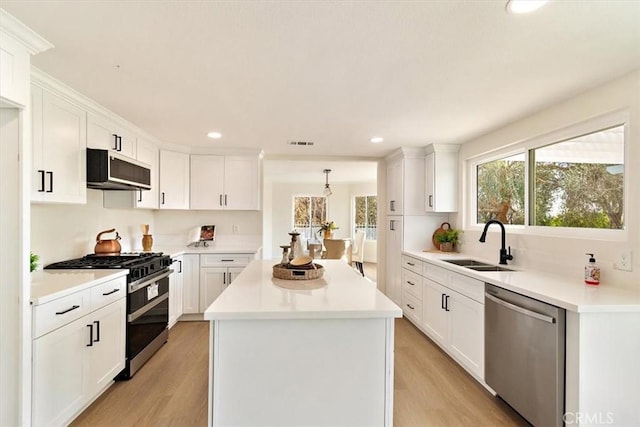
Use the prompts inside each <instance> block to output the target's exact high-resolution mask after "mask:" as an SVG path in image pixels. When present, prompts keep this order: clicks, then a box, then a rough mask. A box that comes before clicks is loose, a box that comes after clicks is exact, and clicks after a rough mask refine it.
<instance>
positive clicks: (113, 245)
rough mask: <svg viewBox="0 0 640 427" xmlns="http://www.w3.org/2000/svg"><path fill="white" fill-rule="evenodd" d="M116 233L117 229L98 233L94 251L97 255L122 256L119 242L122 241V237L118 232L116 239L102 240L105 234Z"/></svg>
mask: <svg viewBox="0 0 640 427" xmlns="http://www.w3.org/2000/svg"><path fill="white" fill-rule="evenodd" d="M114 231H116V229H115V228H112V229H111V230H105V231H101V232H100V233H98V235H97V236H96V247H95V249H94V250H93V251H94V252H95V254H96V255H120V249H121V248H120V242H118V240H120V235H119V234H118V232H117V231H116V238H115V239H104V240H103V239H101V237H102V235H103V234H106V233H113V232H114Z"/></svg>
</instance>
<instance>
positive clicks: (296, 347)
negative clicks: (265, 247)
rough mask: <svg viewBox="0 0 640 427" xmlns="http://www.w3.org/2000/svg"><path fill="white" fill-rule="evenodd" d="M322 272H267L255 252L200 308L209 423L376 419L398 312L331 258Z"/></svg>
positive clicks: (387, 394)
mask: <svg viewBox="0 0 640 427" xmlns="http://www.w3.org/2000/svg"><path fill="white" fill-rule="evenodd" d="M317 262H318V263H320V264H322V265H323V266H324V267H325V273H324V276H323V277H322V278H321V279H316V280H308V281H295V280H294V281H288V280H280V279H275V278H273V277H272V267H273V265H274V264H275V263H276V261H273V260H267V261H262V260H256V261H253V262H252V263H251V264H249V265H248V266H247V267H246V268H245V270H244V271H243V272H242V273H241V274H240V275H239V276H238V277H237V278H236V279H235V280H234V282H233V283H232V284H231V285H230V286H229V287H228V288H227V289H226V290H225V291H224V292H223V293H222V294H221V295H220V296H219V297H218V298H217V299H216V300H215V301H214V302H213V304H211V306H210V307H209V308H208V309H207V310H206V311H205V313H204V318H205V320H209V321H211V327H210V365H209V375H210V381H209V425H236V426H240V425H252V426H256V425H278V426H299V425H307V426H310V425H351V426H358V425H362V426H364V425H366V426H375V425H379V426H382V425H385V426H391V425H392V424H393V423H392V416H393V340H394V318H396V317H401V316H402V311H401V309H400V308H399V307H398V306H396V305H395V304H394V303H393V302H392V301H391V300H389V299H388V298H387V297H386V296H385V295H384V294H382V293H381V292H380V291H378V289H377V288H376V286H375V284H374V283H371V282H369V281H368V280H366V279H365V278H363V277H362V276H360V275H359V274H358V273H357V272H356V271H355V270H354V269H352V268H351V267H350V266H349V265H348V264H346V263H345V262H343V261H340V260H320V261H317Z"/></svg>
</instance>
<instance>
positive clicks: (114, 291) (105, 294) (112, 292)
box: [102, 289, 120, 297]
mask: <svg viewBox="0 0 640 427" xmlns="http://www.w3.org/2000/svg"><path fill="white" fill-rule="evenodd" d="M119 290H120V289H114V290H112V291H109V292H105V293H103V294H102V295H103V296H105V297H106V296H107V295H111V294H115V293H116V292H118V291H119Z"/></svg>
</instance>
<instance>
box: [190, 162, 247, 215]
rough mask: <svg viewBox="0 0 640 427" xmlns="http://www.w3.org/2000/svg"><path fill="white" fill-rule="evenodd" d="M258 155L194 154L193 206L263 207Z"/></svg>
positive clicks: (224, 207) (192, 166)
mask: <svg viewBox="0 0 640 427" xmlns="http://www.w3.org/2000/svg"><path fill="white" fill-rule="evenodd" d="M259 167H260V164H259V160H258V157H257V156H213V155H195V154H194V155H191V205H190V206H191V209H209V210H218V209H230V210H259V209H260V177H259Z"/></svg>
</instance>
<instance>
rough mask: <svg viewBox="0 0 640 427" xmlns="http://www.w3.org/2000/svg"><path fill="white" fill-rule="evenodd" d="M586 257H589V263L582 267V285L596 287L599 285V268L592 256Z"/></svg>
mask: <svg viewBox="0 0 640 427" xmlns="http://www.w3.org/2000/svg"><path fill="white" fill-rule="evenodd" d="M586 255H589V263H588V264H587V265H585V266H584V283H586V284H587V285H598V284H600V267H598V266H597V264H596V259H595V258H594V256H593V254H589V253H588V254H586Z"/></svg>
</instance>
